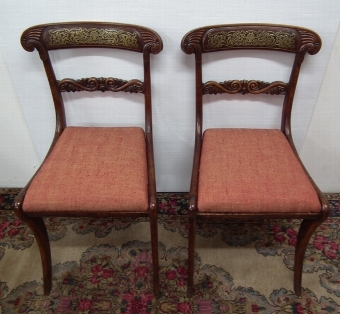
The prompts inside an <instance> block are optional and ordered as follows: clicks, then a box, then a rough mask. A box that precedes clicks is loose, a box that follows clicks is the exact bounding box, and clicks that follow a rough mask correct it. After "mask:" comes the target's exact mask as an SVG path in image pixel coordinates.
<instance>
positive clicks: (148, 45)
mask: <svg viewBox="0 0 340 314" xmlns="http://www.w3.org/2000/svg"><path fill="white" fill-rule="evenodd" d="M138 31H139V33H140V34H141V35H142V37H143V41H144V50H149V51H150V52H151V53H153V54H157V53H159V52H160V51H162V49H163V43H162V40H161V39H160V37H159V36H158V34H156V33H154V32H151V31H149V30H147V29H142V28H141V29H138Z"/></svg>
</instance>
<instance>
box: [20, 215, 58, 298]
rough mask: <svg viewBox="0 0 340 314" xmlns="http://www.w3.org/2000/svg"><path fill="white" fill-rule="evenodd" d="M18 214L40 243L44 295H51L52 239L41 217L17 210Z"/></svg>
mask: <svg viewBox="0 0 340 314" xmlns="http://www.w3.org/2000/svg"><path fill="white" fill-rule="evenodd" d="M16 214H17V216H18V217H19V218H20V219H21V220H23V221H24V222H25V223H26V224H27V225H28V227H29V228H30V229H31V230H32V232H33V234H34V237H35V239H36V241H37V243H38V246H39V250H40V256H41V263H42V268H43V281H44V295H49V294H50V292H51V289H52V260H51V247H50V241H49V238H48V233H47V229H46V226H45V223H44V220H43V218H41V217H27V216H23V215H22V214H18V213H17V212H16Z"/></svg>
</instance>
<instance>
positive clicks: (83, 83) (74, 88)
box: [57, 77, 144, 93]
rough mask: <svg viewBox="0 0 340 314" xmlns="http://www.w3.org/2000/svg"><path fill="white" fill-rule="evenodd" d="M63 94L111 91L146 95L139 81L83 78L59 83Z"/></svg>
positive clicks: (64, 80)
mask: <svg viewBox="0 0 340 314" xmlns="http://www.w3.org/2000/svg"><path fill="white" fill-rule="evenodd" d="M57 84H58V87H59V90H60V91H61V92H80V91H88V92H94V91H101V92H105V91H111V92H120V91H123V92H129V93H144V84H143V82H141V81H139V80H130V81H125V80H121V79H117V78H112V77H109V78H105V77H100V78H95V77H90V78H82V79H80V80H72V79H63V80H61V81H57Z"/></svg>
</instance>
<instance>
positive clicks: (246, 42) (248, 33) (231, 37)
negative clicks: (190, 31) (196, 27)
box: [208, 30, 295, 49]
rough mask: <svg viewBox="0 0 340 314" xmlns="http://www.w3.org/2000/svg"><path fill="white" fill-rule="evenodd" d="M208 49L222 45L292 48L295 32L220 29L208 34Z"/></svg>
mask: <svg viewBox="0 0 340 314" xmlns="http://www.w3.org/2000/svg"><path fill="white" fill-rule="evenodd" d="M208 37H209V39H208V49H218V48H222V47H231V48H232V47H266V48H268V47H277V48H283V49H294V47H295V33H286V32H273V31H265V30H240V31H229V32H226V31H222V32H218V33H214V34H209V35H208Z"/></svg>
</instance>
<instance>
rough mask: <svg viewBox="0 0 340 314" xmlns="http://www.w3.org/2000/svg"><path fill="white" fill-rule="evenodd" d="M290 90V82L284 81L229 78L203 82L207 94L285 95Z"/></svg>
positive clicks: (204, 91) (204, 93) (204, 92)
mask: <svg viewBox="0 0 340 314" xmlns="http://www.w3.org/2000/svg"><path fill="white" fill-rule="evenodd" d="M287 90H288V84H287V83H284V82H279V81H276V82H272V83H268V82H263V81H255V80H251V81H247V80H242V81H239V80H229V81H224V82H220V83H217V82H215V81H209V82H206V83H204V84H203V86H202V92H203V95H206V94H215V95H216V94H223V93H227V94H238V93H241V94H242V95H244V94H248V93H249V94H270V95H285V94H286V93H287Z"/></svg>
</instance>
